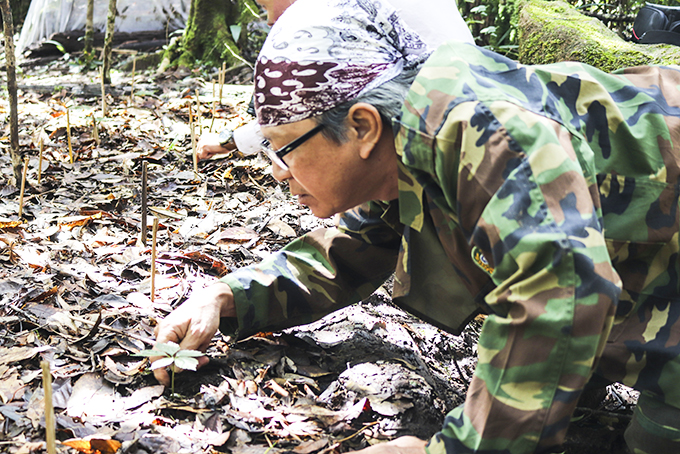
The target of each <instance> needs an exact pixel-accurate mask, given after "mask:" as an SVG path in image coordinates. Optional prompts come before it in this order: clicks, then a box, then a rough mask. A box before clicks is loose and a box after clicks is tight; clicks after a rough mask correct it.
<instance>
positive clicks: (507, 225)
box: [397, 45, 680, 454]
mask: <svg viewBox="0 0 680 454" xmlns="http://www.w3.org/2000/svg"><path fill="white" fill-rule="evenodd" d="M678 86H680V72H678V70H677V69H673V68H634V69H629V70H625V71H622V72H621V73H620V74H616V75H607V74H604V73H601V72H600V71H598V70H595V69H593V68H590V67H587V66H585V65H582V64H577V63H563V64H556V65H548V66H536V67H525V66H521V65H518V64H517V63H516V62H513V61H511V60H507V59H505V58H503V57H500V56H498V55H495V54H493V53H490V52H487V51H484V50H482V49H477V48H474V47H471V46H461V45H456V46H443V47H442V48H440V49H439V50H437V51H436V52H435V53H434V54H433V56H432V57H431V58H430V59H429V60H428V62H427V63H426V65H425V67H424V68H423V69H422V70H421V72H420V73H419V76H418V78H417V79H416V82H415V83H414V84H413V86H412V88H411V91H410V93H409V97H408V99H407V102H406V103H405V106H404V109H403V113H402V117H401V119H400V126H401V128H400V130H399V134H398V138H397V142H398V149H401V150H403V162H404V164H405V166H406V167H407V168H408V170H409V172H410V174H411V175H412V176H413V178H414V179H415V180H416V181H417V182H418V183H419V184H420V186H421V187H422V188H423V190H422V192H421V193H420V194H418V197H414V196H413V194H411V196H410V200H411V201H413V202H414V203H412V205H411V206H409V207H406V206H404V205H402V206H400V209H401V210H402V212H403V213H404V214H403V216H402V220H403V221H404V222H405V223H407V225H408V222H409V221H410V220H415V219H418V218H419V217H420V216H421V213H422V212H423V211H424V210H425V208H424V206H425V205H427V204H434V205H436V206H437V208H438V209H439V210H440V211H441V212H442V213H443V214H444V217H445V219H446V220H447V221H448V223H449V226H450V227H449V228H450V229H452V230H453V229H455V228H460V229H461V230H462V232H463V234H464V236H465V238H466V239H467V241H468V242H469V244H470V245H471V246H472V249H473V258H474V252H475V251H479V252H480V254H481V256H483V257H484V261H483V262H484V263H483V264H486V269H488V270H489V271H490V272H491V278H492V279H493V283H494V284H495V288H494V289H493V290H492V291H491V292H490V293H489V294H488V295H486V298H485V301H486V303H487V304H488V306H489V309H490V310H491V315H490V316H489V318H488V319H487V321H486V322H485V325H484V329H483V331H482V335H481V337H480V341H479V365H478V366H477V370H476V372H475V376H474V379H473V381H472V384H471V386H470V389H469V391H468V396H467V399H466V402H465V404H464V406H462V407H460V408H457V409H455V410H454V411H452V412H451V413H450V414H449V415H448V416H447V419H446V422H445V426H444V429H443V430H442V431H441V432H440V433H439V434H437V435H436V436H435V437H434V438H433V439H432V440H431V441H430V444H429V446H428V451H429V452H430V453H431V454H434V453H443V452H447V453H449V454H450V453H459V452H480V453H492V452H493V453H531V452H559V450H560V444H561V442H562V441H563V439H564V436H565V432H566V428H567V425H568V422H569V417H570V415H571V413H572V411H573V409H574V407H575V405H576V402H577V399H578V397H579V395H580V393H581V390H582V389H583V387H584V385H585V384H586V383H587V382H588V380H589V378H590V377H591V374H592V373H593V372H595V373H596V374H598V375H599V376H601V377H604V378H605V379H606V380H609V381H622V382H623V383H625V384H628V385H630V386H634V387H636V388H638V389H646V390H648V391H649V392H651V393H652V394H653V395H654V396H655V398H656V399H659V400H660V401H663V402H665V403H666V404H669V405H672V406H674V407H676V408H677V407H680V398H679V397H680V396H678V393H679V392H680V390H679V389H678V387H677V386H672V380H673V378H676V379H677V377H680V370H678V369H677V368H678V366H680V361H678V353H679V352H680V345H679V342H678V341H679V340H680V323H679V322H678V315H679V312H680V304H679V303H680V300H679V299H678V277H677V276H678V271H679V270H678V214H677V212H678V192H679V186H678V174H679V173H680V172H679V170H680V148H679V147H680V107H679V106H680V92H679V91H678V88H677V87H678ZM411 186H412V185H411ZM406 191H407V192H409V193H412V192H413V191H412V189H411V188H406ZM407 213H408V214H407ZM406 216H408V217H406ZM480 265H482V264H480ZM617 302H618V306H617ZM612 326H613V328H612ZM610 332H611V334H610ZM600 357H601V361H600V362H599V367H598V359H599V358H600Z"/></svg>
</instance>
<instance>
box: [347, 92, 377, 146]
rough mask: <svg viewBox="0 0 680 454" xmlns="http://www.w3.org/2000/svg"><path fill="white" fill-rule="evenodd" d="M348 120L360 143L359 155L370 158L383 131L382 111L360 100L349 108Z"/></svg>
mask: <svg viewBox="0 0 680 454" xmlns="http://www.w3.org/2000/svg"><path fill="white" fill-rule="evenodd" d="M347 120H348V122H349V127H350V128H351V129H352V131H353V132H354V134H352V135H353V136H354V137H355V138H356V140H357V144H358V145H359V155H360V156H361V158H362V159H368V158H369V156H370V155H371V152H372V151H373V149H374V148H375V147H376V145H377V143H378V142H379V141H380V136H382V133H383V123H382V117H381V116H380V112H378V109H376V108H375V107H374V106H372V105H371V104H368V103H365V102H358V103H356V104H354V105H353V106H352V107H351V108H350V109H349V114H348V115H347Z"/></svg>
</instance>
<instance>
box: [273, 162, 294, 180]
mask: <svg viewBox="0 0 680 454" xmlns="http://www.w3.org/2000/svg"><path fill="white" fill-rule="evenodd" d="M272 176H273V177H274V179H276V181H278V182H279V183H283V182H284V181H286V180H287V179H289V178H290V177H291V174H290V169H286V170H284V169H282V168H281V167H279V166H278V165H277V164H275V163H273V162H272Z"/></svg>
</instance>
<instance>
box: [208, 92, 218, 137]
mask: <svg viewBox="0 0 680 454" xmlns="http://www.w3.org/2000/svg"><path fill="white" fill-rule="evenodd" d="M216 106H217V101H215V100H214V99H213V103H212V120H210V128H209V129H208V132H212V129H213V126H214V125H215V113H216V112H217V107H216Z"/></svg>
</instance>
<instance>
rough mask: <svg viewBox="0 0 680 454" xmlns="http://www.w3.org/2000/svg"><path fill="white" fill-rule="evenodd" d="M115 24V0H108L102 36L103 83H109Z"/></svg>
mask: <svg viewBox="0 0 680 454" xmlns="http://www.w3.org/2000/svg"><path fill="white" fill-rule="evenodd" d="M115 25H116V0H109V15H108V17H107V18H106V38H104V62H103V64H102V77H103V78H104V83H105V84H107V85H108V84H110V83H111V49H112V48H113V44H112V43H113V31H114V27H115Z"/></svg>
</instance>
